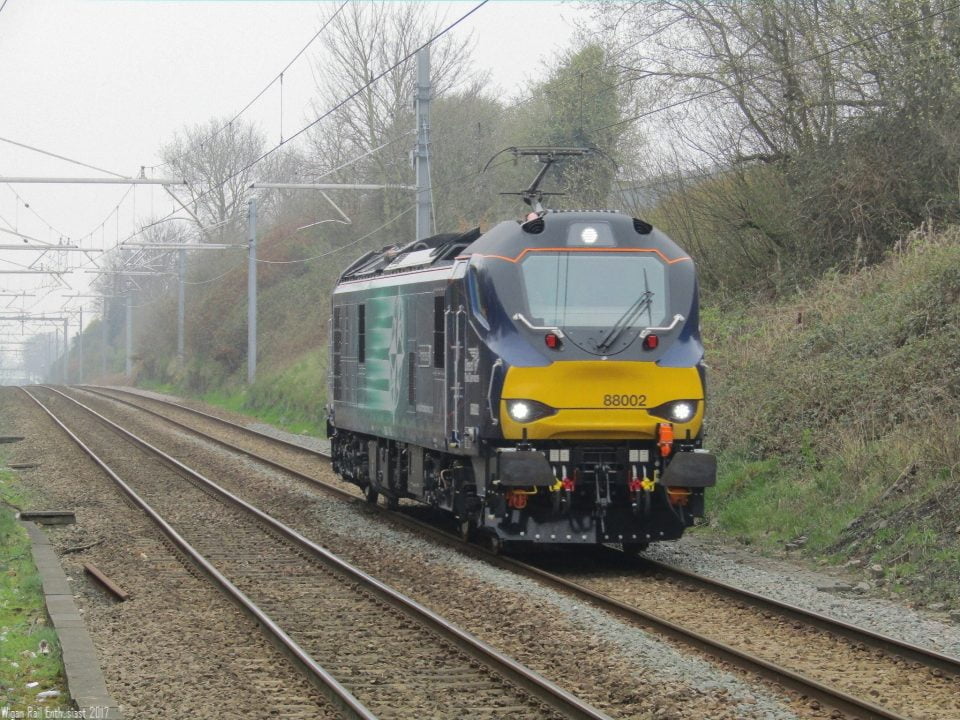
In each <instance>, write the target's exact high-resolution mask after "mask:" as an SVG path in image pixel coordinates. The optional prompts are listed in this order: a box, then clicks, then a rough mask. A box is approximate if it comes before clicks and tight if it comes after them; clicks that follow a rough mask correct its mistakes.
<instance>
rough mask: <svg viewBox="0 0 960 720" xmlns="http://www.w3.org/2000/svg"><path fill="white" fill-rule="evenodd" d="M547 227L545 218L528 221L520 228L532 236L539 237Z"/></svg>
mask: <svg viewBox="0 0 960 720" xmlns="http://www.w3.org/2000/svg"><path fill="white" fill-rule="evenodd" d="M544 227H546V223H544V222H543V218H537V219H536V220H528V221H527V222H525V223H524V224H523V225H521V226H520V228H521V229H522V230H523V231H524V232H526V233H530V234H531V235H539V234H540V233H542V232H543V228H544Z"/></svg>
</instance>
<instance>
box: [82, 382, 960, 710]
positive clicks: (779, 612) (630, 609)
mask: <svg viewBox="0 0 960 720" xmlns="http://www.w3.org/2000/svg"><path fill="white" fill-rule="evenodd" d="M87 390H88V391H90V392H96V393H97V394H100V395H102V396H104V397H109V398H111V399H113V400H116V401H119V402H123V403H126V404H127V405H129V406H132V407H134V408H137V409H139V410H143V411H146V412H149V413H151V414H153V415H155V416H157V417H161V418H164V419H165V420H167V421H168V422H172V423H175V424H177V425H178V426H179V427H181V428H182V429H185V430H187V431H189V432H192V433H195V434H198V435H202V436H204V437H206V438H207V439H212V440H213V441H215V442H217V443H219V444H221V445H223V446H225V447H228V448H231V449H233V450H235V451H239V452H242V453H244V454H246V455H247V456H249V457H253V458H256V459H258V460H259V461H261V462H266V463H267V464H269V465H271V466H273V467H275V468H277V469H280V470H283V471H284V472H287V473H291V474H294V475H296V476H297V477H299V478H300V479H302V480H305V481H308V482H310V483H311V484H313V485H316V486H319V487H322V488H323V489H325V490H327V491H329V492H334V493H336V494H338V495H340V496H341V497H344V498H348V499H350V500H357V499H358V495H357V494H356V493H355V492H349V491H345V490H344V489H343V488H342V487H338V486H336V485H333V484H331V483H327V482H325V481H323V480H320V479H318V478H317V477H316V476H315V474H313V473H311V472H310V471H309V466H310V465H311V464H312V466H313V467H315V468H318V467H320V464H321V463H322V462H323V460H324V457H325V456H324V455H323V454H322V453H318V452H316V451H312V450H308V449H306V448H303V447H301V446H299V445H295V444H291V443H288V442H286V441H283V440H278V439H276V438H273V437H271V436H268V435H265V434H263V433H258V432H256V431H254V430H250V429H249V428H245V427H243V426H241V425H237V424H235V423H232V422H230V421H227V420H224V419H222V418H218V417H216V416H213V415H210V414H207V413H203V412H201V411H198V410H195V409H193V408H189V407H187V406H184V405H179V404H176V403H171V402H170V401H166V400H159V399H156V398H148V397H147V396H143V395H140V394H139V393H131V392H129V391H121V390H117V389H115V388H110V389H109V390H108V391H105V389H93V388H88V389H87ZM146 405H152V406H153V408H157V409H152V408H149V407H146ZM159 409H162V410H163V412H160V411H159ZM174 415H176V416H177V417H176V418H175V417H173V416H174ZM198 421H199V422H202V423H209V424H210V425H213V426H216V427H218V428H219V431H218V432H217V433H216V434H214V435H212V434H210V433H208V432H204V431H203V430H200V429H198V428H197V427H196V426H197V424H198ZM244 437H245V438H247V440H248V442H249V440H250V439H254V438H255V439H256V441H257V444H258V452H253V451H251V450H250V449H249V448H248V447H244V445H243V444H242V442H243V440H242V438H244ZM267 447H269V448H270V449H271V450H270V452H269V453H265V452H264V449H265V448H267ZM268 454H269V455H270V457H268V456H267V455H268ZM389 516H390V517H392V518H394V519H395V520H398V521H400V522H402V523H404V524H407V525H410V526H413V527H415V528H416V529H417V530H418V531H420V532H426V533H428V534H430V535H431V536H432V537H434V538H437V539H439V540H441V541H442V542H444V543H447V544H450V545H454V546H456V547H458V548H460V549H461V550H464V551H465V552H468V553H470V554H472V555H475V556H480V557H483V558H484V559H486V560H487V561H488V562H491V563H493V564H496V565H498V566H500V567H503V568H505V569H508V570H511V571H513V572H518V573H521V574H523V575H525V576H528V577H531V578H534V579H536V580H538V581H541V582H544V583H547V584H549V585H550V586H552V587H554V588H556V589H558V590H560V591H562V592H566V593H569V594H572V595H574V596H576V597H578V598H580V599H582V600H585V601H588V602H590V603H592V604H593V605H595V606H596V607H601V608H603V609H605V610H608V611H610V612H613V613H615V614H617V615H618V616H620V617H623V618H626V619H628V620H630V621H632V622H635V623H639V624H641V625H643V626H645V627H648V628H652V629H654V630H656V631H657V632H660V633H663V634H665V635H667V636H669V637H671V638H673V639H675V640H677V641H679V642H682V643H685V644H688V645H692V646H694V647H697V648H698V649H700V650H702V651H704V652H706V653H708V654H711V655H713V656H714V657H718V658H720V659H722V660H724V661H727V662H730V663H732V664H734V665H736V666H737V667H741V668H744V669H746V670H748V671H750V672H753V673H756V674H759V675H761V676H762V677H765V678H768V679H770V680H772V681H774V682H776V683H778V684H781V685H783V686H786V687H789V688H791V689H793V690H795V691H796V692H798V693H801V694H802V695H804V696H807V697H809V698H813V699H814V701H815V702H819V703H822V704H823V705H825V706H827V707H830V708H834V709H836V710H838V711H840V712H843V713H845V714H847V715H850V716H854V717H864V718H887V719H890V720H892V719H894V718H905V717H911V716H913V715H912V711H911V708H910V707H909V706H908V707H903V706H902V705H903V703H902V702H901V703H900V707H898V708H897V709H891V707H890V706H896V705H897V703H896V698H894V699H893V701H890V702H887V703H880V702H877V701H874V700H867V699H864V698H863V697H861V696H860V690H861V688H860V687H857V689H856V690H854V691H845V690H842V689H838V688H837V687H834V684H833V683H827V682H823V681H821V680H818V679H815V678H812V677H808V676H806V675H804V674H802V673H800V672H797V671H796V670H793V669H790V668H788V667H785V666H784V665H783V664H779V663H777V662H773V661H771V660H770V659H766V658H764V657H761V656H760V655H759V654H755V653H753V652H747V651H745V650H744V649H743V648H742V647H736V646H735V644H731V643H728V642H724V641H722V640H720V639H718V638H717V637H716V633H709V634H708V633H705V632H701V631H698V630H697V629H693V628H691V627H689V625H690V623H689V622H686V621H685V622H683V623H681V622H680V621H678V620H677V619H676V617H674V618H673V619H671V618H670V617H669V616H668V615H669V613H664V612H658V613H656V614H655V613H652V612H649V611H648V610H646V609H643V608H639V607H636V605H635V598H636V597H638V596H640V597H645V600H649V599H650V598H649V592H648V591H649V587H650V584H651V583H652V582H654V580H656V579H657V577H658V576H666V577H667V578H669V581H668V582H670V583H671V584H673V585H675V586H677V585H682V586H683V587H685V588H686V589H687V590H688V591H690V590H696V591H697V592H698V593H702V595H700V596H698V599H697V602H698V603H699V604H700V606H701V607H711V608H712V607H714V606H715V605H716V603H717V601H718V600H719V601H722V602H726V603H728V604H730V603H733V604H735V605H736V606H737V607H736V609H737V610H740V611H744V612H746V613H754V616H753V617H754V618H755V619H756V614H761V615H763V616H764V617H765V618H766V619H767V620H772V621H773V623H774V625H773V627H774V628H776V627H782V626H783V623H784V622H786V623H790V624H792V625H793V627H794V629H797V625H798V624H799V625H800V626H802V627H803V628H810V629H811V632H814V633H817V634H821V635H824V634H826V635H829V636H831V637H834V638H840V639H842V640H843V641H844V642H845V643H846V644H847V645H853V646H854V649H857V650H859V651H860V652H864V651H866V650H867V649H870V650H872V651H874V652H875V654H876V656H877V658H876V659H877V661H878V662H879V664H880V665H884V663H886V664H887V665H891V664H892V666H893V672H895V673H897V674H898V675H903V674H904V673H908V674H909V673H910V672H914V673H919V676H922V675H923V674H924V673H925V672H927V671H929V673H930V676H931V678H932V679H931V680H929V682H931V683H934V684H935V685H936V687H934V688H931V692H933V694H934V695H937V693H940V694H942V695H944V696H945V697H947V698H949V696H950V693H951V691H952V692H953V693H956V684H957V682H958V680H957V678H958V676H960V660H958V659H957V658H953V657H950V656H947V655H944V654H942V653H937V652H935V651H931V650H928V649H926V648H922V647H919V646H916V645H912V644H910V643H906V642H903V641H901V640H898V639H896V638H892V637H888V636H885V635H881V634H879V633H875V632H872V631H870V630H867V629H865V628H860V627H857V626H854V625H851V624H849V623H844V622H841V621H838V620H835V619H833V618H830V617H829V616H826V615H822V614H819V613H814V612H811V611H808V610H806V609H803V608H799V607H796V606H793V605H790V604H788V603H784V602H781V601H779V600H775V599H772V598H769V597H765V596H761V595H758V594H756V593H752V592H750V591H746V590H742V589H740V588H737V587H734V586H731V585H729V584H726V583H722V582H720V581H717V580H714V579H712V578H708V577H705V576H702V575H698V574H695V573H692V572H690V571H687V570H684V569H681V568H676V567H671V566H669V565H666V564H663V563H656V562H654V561H649V560H644V559H638V560H632V559H627V558H624V557H623V556H622V554H621V553H618V552H617V551H614V550H612V549H608V550H607V551H605V552H607V556H608V559H607V561H606V562H612V563H613V565H612V566H611V567H612V568H613V569H614V570H615V571H616V570H619V572H620V574H621V575H622V574H623V572H624V571H629V570H631V569H632V570H634V571H635V570H637V569H638V568H643V569H645V572H646V575H645V576H643V577H641V578H639V579H638V580H637V582H636V583H634V584H633V586H632V587H631V586H629V585H628V586H627V587H626V588H625V589H623V588H622V590H623V592H620V593H617V592H616V591H615V590H611V589H610V586H609V583H605V582H604V581H603V578H599V579H598V578H597V576H596V573H595V572H594V573H590V574H587V575H584V574H580V575H579V576H577V575H576V573H574V574H573V577H570V576H568V574H567V573H555V572H550V571H548V570H545V569H544V568H543V567H538V566H535V565H532V564H530V563H524V562H520V561H517V560H515V559H510V558H504V557H497V556H494V555H493V554H491V553H487V552H485V551H483V550H481V549H479V548H477V547H475V546H465V545H464V544H463V543H462V542H461V541H460V540H459V539H458V538H456V537H455V536H454V535H453V534H450V533H445V532H442V531H440V530H438V529H437V528H436V527H435V526H434V525H430V524H428V523H424V522H422V521H420V520H417V519H415V518H411V517H408V516H406V515H403V514H400V515H398V514H395V513H391V514H389ZM617 563H619V565H618V564H617ZM651 572H652V573H655V575H653V576H652V577H651V576H650V573H651ZM617 594H619V595H621V596H627V597H629V600H626V599H617V597H612V596H611V595H617ZM644 604H645V606H646V607H650V606H651V605H653V606H657V605H656V603H650V602H645V603H644ZM687 620H689V616H687ZM951 683H952V685H953V687H952V688H951V687H950V684H951ZM853 684H854V685H857V683H853ZM890 686H891V691H892V692H894V693H896V692H897V691H896V688H895V687H894V684H893V683H890ZM862 690H863V694H864V695H866V694H868V693H870V694H871V695H872V697H876V696H877V695H878V691H877V690H876V689H875V688H874V689H872V690H871V689H869V688H867V687H866V686H865V685H863V686H862ZM879 694H880V695H881V696H882V695H884V694H885V693H879ZM884 699H886V698H884ZM934 702H936V701H934ZM952 712H954V711H952V710H951V709H950V708H949V707H946V708H945V709H944V712H943V714H940V715H938V714H936V713H932V714H926V713H925V714H924V715H923V716H924V717H945V718H949V717H954V716H955V714H951V713H952ZM903 713H906V714H903Z"/></svg>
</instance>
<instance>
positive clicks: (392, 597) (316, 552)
mask: <svg viewBox="0 0 960 720" xmlns="http://www.w3.org/2000/svg"><path fill="white" fill-rule="evenodd" d="M39 387H43V388H44V389H46V390H49V391H51V392H54V393H57V394H58V395H60V396H61V397H63V398H65V399H66V400H69V401H70V402H72V403H74V404H75V405H77V406H78V407H80V408H82V409H83V410H84V411H86V412H87V413H88V414H90V415H92V416H94V417H96V418H97V419H98V420H99V421H100V422H102V423H104V424H105V425H106V426H107V427H108V428H109V429H111V430H112V431H114V432H115V433H117V434H118V435H120V436H122V437H124V438H125V439H127V440H128V441H130V442H131V443H133V444H134V445H137V446H138V447H141V448H143V449H144V450H146V451H147V452H149V453H150V454H152V455H154V456H156V457H157V458H159V459H160V460H161V461H163V462H164V463H165V464H166V465H167V466H168V467H171V468H172V469H174V470H175V471H177V472H179V473H181V474H184V475H186V476H188V477H190V478H192V479H193V480H196V481H197V482H198V483H199V484H200V485H201V486H203V487H204V488H205V489H208V490H210V491H211V492H212V493H213V494H214V495H216V496H218V497H219V498H221V499H222V500H224V501H226V502H228V503H229V504H231V505H233V506H235V507H237V508H239V509H241V510H243V511H245V512H246V513H248V514H250V515H253V516H254V517H256V518H257V520H259V521H260V522H261V523H263V524H264V525H266V526H267V527H269V528H270V529H271V530H273V531H274V532H276V533H277V534H279V535H281V536H282V537H284V538H286V539H287V540H289V541H290V542H292V543H293V544H295V545H296V546H298V547H299V548H300V549H301V550H303V551H305V552H306V553H308V554H310V555H312V556H313V557H316V558H318V559H320V560H321V561H323V562H324V563H326V564H327V565H329V566H331V567H333V568H334V569H335V570H338V571H340V572H342V573H343V574H344V575H347V576H348V577H350V578H351V579H352V580H353V581H355V582H356V583H358V584H359V585H361V586H363V587H364V588H365V589H366V590H368V591H370V592H371V593H373V594H375V595H376V596H378V597H379V598H380V599H381V600H383V601H384V602H386V603H388V604H389V605H391V606H393V607H396V608H398V609H399V610H401V611H402V612H404V613H405V614H406V615H407V616H408V617H411V618H412V619H414V620H415V621H417V622H419V623H420V624H422V625H425V626H426V627H427V628H429V629H430V630H433V631H434V632H436V633H437V634H438V635H439V636H440V637H442V638H443V639H444V640H446V641H447V642H450V643H451V644H452V645H454V646H456V647H457V648H459V649H460V650H461V651H463V652H464V653H465V654H467V655H468V656H470V657H471V658H473V659H474V660H476V661H478V662H480V663H482V664H484V665H485V666H486V667H487V668H489V669H491V670H492V671H493V672H495V673H497V674H499V675H500V676H501V677H503V678H505V679H506V680H507V681H508V682H511V683H513V684H514V685H517V686H519V687H521V688H522V689H524V690H525V691H527V692H528V693H530V694H531V695H532V696H533V697H535V698H537V699H538V700H539V701H541V702H542V703H544V704H545V705H547V706H548V707H550V708H552V709H553V710H555V711H557V712H558V713H560V714H561V715H563V716H565V717H568V718H571V719H573V720H611V718H610V717H609V716H608V715H606V714H605V713H603V712H602V711H600V710H598V709H596V708H594V707H592V706H591V705H589V704H587V703H585V702H584V701H582V700H580V699H579V698H578V697H576V696H575V695H573V694H571V693H569V692H567V691H566V690H564V689H563V688H561V687H559V686H558V685H556V684H554V683H553V682H551V681H550V680H547V679H546V678H544V677H542V676H541V675H539V674H537V673H536V672H534V671H533V670H531V669H529V668H527V667H526V666H524V665H522V664H520V663H519V662H517V661H516V660H514V659H513V658H511V657H509V656H507V655H504V654H503V653H501V652H500V651H498V650H496V649H495V648H493V647H492V646H490V645H487V644H486V643H484V642H483V641H482V640H480V639H479V638H476V637H474V636H473V635H471V634H470V633H468V632H466V631H464V630H461V629H460V628H459V627H457V626H456V625H454V624H453V623H451V622H449V621H448V620H446V619H445V618H443V617H441V616H440V615H438V614H437V613H435V612H433V611H432V610H430V609H429V608H427V607H425V606H424V605H421V604H420V603H418V602H417V601H416V600H413V599H412V598H408V597H406V596H405V595H403V594H402V593H400V592H399V591H397V590H394V589H393V588H392V587H390V586H389V585H386V584H385V583H383V582H381V581H379V580H377V579H376V578H374V577H373V576H371V575H369V574H367V573H366V572H364V571H363V570H360V569H359V568H357V567H354V566H353V565H351V564H350V563H348V562H347V561H346V560H343V559H342V558H340V557H339V556H337V555H335V554H333V553H332V552H330V551H329V550H327V549H326V548H324V547H322V546H320V545H317V544H316V543H314V542H313V541H311V540H309V539H308V538H306V537H304V536H303V535H301V534H300V533H298V532H297V531H296V530H294V529H293V528H291V527H289V526H288V525H285V524H284V523H281V522H280V521H279V520H276V519H275V518H273V517H272V516H270V515H268V514H267V513H265V512H263V511H262V510H260V509H259V508H256V507H254V506H253V505H250V504H249V503H247V502H246V501H245V500H243V499H242V498H240V497H238V496H237V495H234V494H233V493H231V492H230V491H228V490H226V489H224V488H222V487H220V486H219V485H217V484H216V483H215V482H213V481H212V480H210V479H208V478H206V477H205V476H203V475H202V474H200V473H198V472H197V471H195V470H193V469H192V468H190V467H188V466H187V465H184V464H183V463H181V462H180V461H179V460H177V459H176V458H174V457H173V456H171V455H169V454H167V453H165V452H164V451H163V450H160V449H159V448H157V447H155V446H153V445H151V444H150V443H148V442H147V441H146V440H143V439H142V438H140V437H138V436H137V435H134V434H133V433H131V432H130V431H128V430H125V429H124V428H122V427H120V426H119V425H117V424H116V423H114V422H112V421H111V420H109V419H107V418H106V417H104V416H103V415H101V414H100V413H98V412H97V411H96V410H94V409H92V408H90V407H88V406H86V405H84V404H83V403H81V402H79V401H78V400H76V399H74V398H72V397H70V396H69V395H67V394H65V393H63V392H61V391H60V390H57V389H56V388H52V387H47V386H39ZM24 392H27V391H26V390H24ZM27 394H28V395H29V394H30V393H29V392H28V393H27ZM97 394H100V395H105V394H104V393H97ZM31 397H32V396H31ZM148 399H149V398H148ZM34 400H35V401H36V402H38V404H39V401H37V400H36V399H35V398H34ZM114 400H116V398H114ZM128 404H130V403H128ZM41 407H42V405H41ZM45 409H46V408H45ZM138 409H140V410H145V408H142V407H138ZM47 412H48V414H50V415H51V417H54V416H53V415H52V413H50V411H49V410H48V411H47ZM154 414H157V413H154ZM160 417H163V416H162V415H161V416H160ZM54 419H56V418H55V417H54ZM165 419H166V420H168V421H169V420H170V419H169V418H165ZM58 424H60V425H61V427H64V426H63V425H62V423H58ZM64 429H66V428H65V427H64ZM68 432H69V431H68ZM192 432H194V433H195V434H197V435H201V436H204V437H207V438H208V439H213V438H210V437H209V436H206V435H205V434H204V433H202V432H200V431H197V430H195V429H192ZM251 432H255V431H251ZM71 437H73V438H74V439H75V440H77V439H76V436H74V435H73V434H72V433H71ZM264 437H270V436H268V435H265V436H264ZM271 440H274V441H275V440H276V438H271ZM77 442H78V443H79V440H77ZM88 454H91V453H90V452H88ZM91 457H94V456H93V455H92V454H91ZM100 464H101V467H104V469H106V466H105V465H103V464H102V463H100ZM108 472H109V471H108ZM298 475H300V474H299V473H298ZM111 476H112V477H115V476H114V475H113V474H112V473H111ZM117 479H118V478H117ZM118 480H119V479H118ZM120 482H122V481H120ZM131 492H132V491H131ZM351 497H352V498H353V499H357V498H356V497H355V496H351ZM171 530H172V528H171ZM237 592H239V590H238V591H237ZM291 642H292V640H291Z"/></svg>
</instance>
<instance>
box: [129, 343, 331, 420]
mask: <svg viewBox="0 0 960 720" xmlns="http://www.w3.org/2000/svg"><path fill="white" fill-rule="evenodd" d="M326 383H327V378H326V363H325V360H324V358H323V355H321V353H307V354H305V355H303V356H302V357H301V358H300V359H299V360H298V361H297V362H295V363H293V364H292V365H289V366H288V367H286V368H284V369H282V370H273V369H270V368H267V369H264V370H263V372H262V373H261V375H260V377H259V378H258V379H257V382H256V383H255V384H254V385H253V387H251V388H249V389H248V388H246V387H240V388H230V387H226V388H221V389H216V390H210V391H207V392H205V393H199V394H198V393H191V392H190V391H189V390H188V389H187V388H184V387H178V386H176V385H173V384H170V383H158V382H151V381H148V380H141V381H140V382H139V385H140V386H141V387H143V388H146V389H148V390H153V391H155V392H162V393H167V394H169V395H179V396H181V397H191V398H194V399H196V400H200V401H202V402H205V403H207V404H208V405H214V406H216V407H221V408H223V409H225V410H230V411H232V412H236V413H240V414H242V415H248V416H250V417H253V418H256V419H257V420H260V421H262V422H265V423H268V424H270V425H274V426H276V427H279V428H282V429H283V430H286V431H288V432H292V433H297V434H300V435H313V436H317V437H325V436H326V414H325V410H324V408H325V405H326Z"/></svg>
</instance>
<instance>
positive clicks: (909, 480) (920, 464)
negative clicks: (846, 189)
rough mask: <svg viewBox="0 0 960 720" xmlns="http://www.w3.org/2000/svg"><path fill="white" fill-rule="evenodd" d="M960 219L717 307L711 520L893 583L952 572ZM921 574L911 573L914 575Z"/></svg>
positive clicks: (898, 586)
mask: <svg viewBox="0 0 960 720" xmlns="http://www.w3.org/2000/svg"><path fill="white" fill-rule="evenodd" d="M958 300H960V229H958V228H956V227H954V228H950V229H948V230H946V231H944V232H940V233H915V234H913V235H911V236H910V237H909V239H908V240H907V241H906V242H905V243H904V244H903V246H902V247H901V248H900V249H899V250H898V251H896V252H891V253H890V254H889V256H888V257H887V259H886V260H885V261H883V262H881V263H880V264H878V265H875V266H872V267H869V268H861V269H858V270H856V271H855V272H851V273H847V274H840V273H830V274H827V275H826V276H825V277H824V278H823V279H821V280H820V281H819V282H817V283H816V284H814V285H813V286H811V287H810V288H808V289H807V290H804V291H803V292H800V293H798V294H796V295H795V296H792V297H790V298H788V299H785V300H782V301H780V302H775V303H768V302H751V303H743V304H741V305H735V304H730V305H726V306H724V307H715V308H713V309H712V310H711V311H709V312H707V313H706V314H705V316H704V319H703V326H704V328H703V329H704V332H705V335H706V338H705V342H706V344H707V346H708V353H709V355H708V361H709V365H710V369H711V372H710V376H709V398H710V410H709V412H710V416H709V417H710V419H709V428H708V432H709V437H708V442H709V445H710V446H711V447H712V448H713V449H715V450H717V451H719V454H720V481H719V486H718V488H717V489H716V491H715V492H713V493H712V495H711V499H710V508H711V512H712V521H711V524H712V525H713V526H714V527H715V528H717V529H719V530H720V531H722V532H724V533H727V534H729V535H732V536H734V537H736V538H738V539H740V540H741V541H743V542H745V543H749V544H754V545H758V546H760V547H762V548H767V549H773V548H782V547H783V546H784V544H785V543H787V542H790V541H793V540H796V539H797V538H806V542H805V543H804V544H803V548H804V552H809V553H812V554H816V555H821V556H827V557H829V558H832V559H833V560H835V561H837V562H839V561H847V560H848V559H851V558H852V559H855V560H859V561H861V564H862V565H874V564H879V565H880V566H882V568H883V578H882V579H881V580H880V582H881V584H885V585H887V586H888V587H889V588H890V589H892V590H894V591H898V590H902V589H903V588H904V587H905V584H904V583H905V582H908V583H913V588H914V590H915V591H918V592H919V594H920V595H923V596H928V597H930V598H933V597H936V598H938V599H941V600H946V599H952V598H954V597H956V592H957V589H958V588H957V583H958V578H960V364H958V362H957V358H958V355H957V348H958V347H960V302H958ZM918 578H919V580H918Z"/></svg>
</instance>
